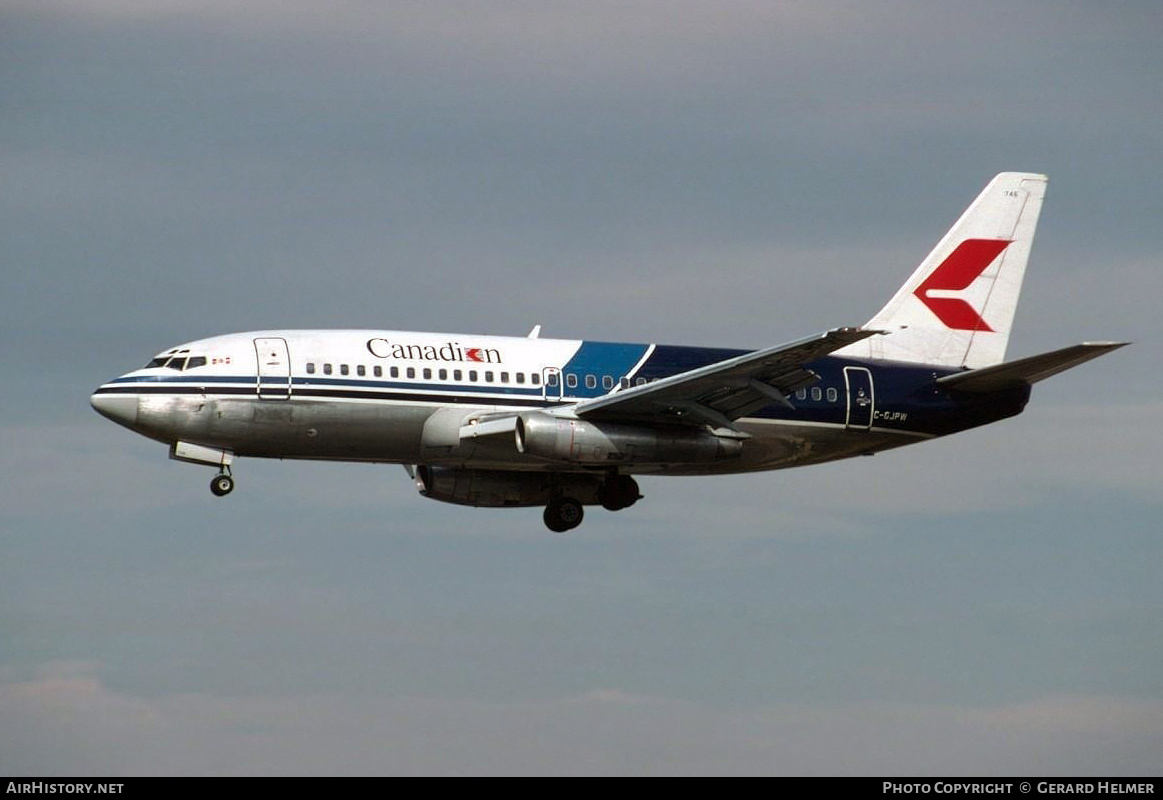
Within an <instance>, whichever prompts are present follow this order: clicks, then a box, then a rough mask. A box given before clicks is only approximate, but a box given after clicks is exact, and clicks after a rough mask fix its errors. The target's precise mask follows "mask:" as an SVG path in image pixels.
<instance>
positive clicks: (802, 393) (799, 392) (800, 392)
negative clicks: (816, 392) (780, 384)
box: [796, 389, 808, 400]
mask: <svg viewBox="0 0 1163 800" xmlns="http://www.w3.org/2000/svg"><path fill="white" fill-rule="evenodd" d="M807 399H808V390H807V389H796V400H807Z"/></svg>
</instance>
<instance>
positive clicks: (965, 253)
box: [913, 239, 1011, 331]
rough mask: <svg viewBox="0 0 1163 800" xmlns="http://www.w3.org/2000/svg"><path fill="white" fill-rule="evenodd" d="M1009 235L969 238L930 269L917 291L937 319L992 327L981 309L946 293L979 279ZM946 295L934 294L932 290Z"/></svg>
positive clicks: (976, 328) (972, 327) (952, 325)
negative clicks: (979, 310) (992, 237)
mask: <svg viewBox="0 0 1163 800" xmlns="http://www.w3.org/2000/svg"><path fill="white" fill-rule="evenodd" d="M1010 241H1011V240H1009V239H966V240H965V241H964V242H962V243H961V244H959V245H957V248H956V249H955V250H954V251H953V252H952V253H950V254H949V257H948V258H946V259H945V260H944V261H942V262H941V265H940V266H939V267H937V268H936V269H935V270H933V271H932V272H931V273H929V277H927V278H925V280H924V281H923V282H922V283H921V285H920V286H918V287H917V290H916V291H915V292H913V294H915V295H916V296H917V299H919V300H920V301H921V302H922V303H924V304H925V305H926V306H927V307H928V309H929V310H930V311H932V312H933V313H934V314H936V315H937V319H939V320H941V321H942V322H944V323H945V325H946V326H947V327H950V328H955V329H957V330H961V331H992V330H993V328H991V327H989V325H987V324H986V322H985V320H984V319H982V318H981V315H980V314H978V313H977V310H976V309H974V308H973V306H971V305H969V303H967V302H965V301H964V300H962V299H961V298H958V297H946V296H943V295H944V294H945V293H946V292H962V291H964V290H965V289H967V288H969V284H971V283H973V282H974V281H975V280H977V278H978V276H980V275H981V273H983V272H985V269H986V267H988V266H989V265H990V264H992V263H993V262H994V259H996V258H997V257H998V256H999V255H1001V252H1002V250H1005V249H1006V247H1008V246H1009V244H1010ZM934 292H940V293H941V295H942V296H938V297H934V296H932V293H934Z"/></svg>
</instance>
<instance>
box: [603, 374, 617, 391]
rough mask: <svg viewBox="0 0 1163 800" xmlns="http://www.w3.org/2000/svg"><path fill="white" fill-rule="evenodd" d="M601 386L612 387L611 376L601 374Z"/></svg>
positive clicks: (612, 380) (604, 387)
mask: <svg viewBox="0 0 1163 800" xmlns="http://www.w3.org/2000/svg"><path fill="white" fill-rule="evenodd" d="M602 388H603V389H613V388H614V379H613V378H611V377H610V376H609V375H603V376H602Z"/></svg>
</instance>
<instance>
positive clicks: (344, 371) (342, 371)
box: [339, 364, 348, 375]
mask: <svg viewBox="0 0 1163 800" xmlns="http://www.w3.org/2000/svg"><path fill="white" fill-rule="evenodd" d="M347 373H348V369H347V365H346V364H340V365H339V374H340V375H346V374H347Z"/></svg>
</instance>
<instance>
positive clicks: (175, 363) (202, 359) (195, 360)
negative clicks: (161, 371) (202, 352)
mask: <svg viewBox="0 0 1163 800" xmlns="http://www.w3.org/2000/svg"><path fill="white" fill-rule="evenodd" d="M188 352H190V351H189V350H182V351H181V352H180V353H179V354H178V355H174V351H172V350H171V351H170V352H168V353H163V354H162V355H160V356H158V357H156V358H151V359H150V361H149V363H148V364H146V365H145V369H154V368H156V367H165V368H167V369H176V370H178V371H179V372H181V371H182V370H186V369H194V368H195V367H204V366H206V356H189V357H187V356H186V353H188Z"/></svg>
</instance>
